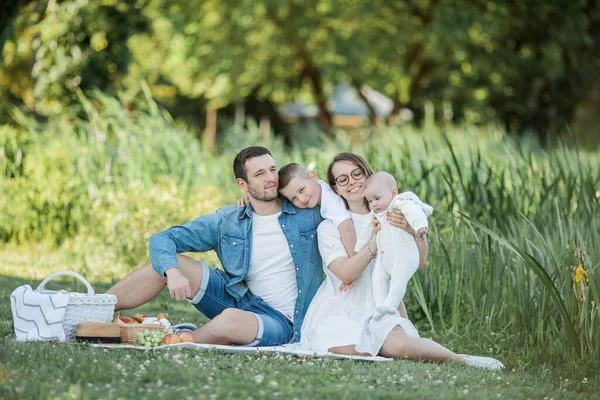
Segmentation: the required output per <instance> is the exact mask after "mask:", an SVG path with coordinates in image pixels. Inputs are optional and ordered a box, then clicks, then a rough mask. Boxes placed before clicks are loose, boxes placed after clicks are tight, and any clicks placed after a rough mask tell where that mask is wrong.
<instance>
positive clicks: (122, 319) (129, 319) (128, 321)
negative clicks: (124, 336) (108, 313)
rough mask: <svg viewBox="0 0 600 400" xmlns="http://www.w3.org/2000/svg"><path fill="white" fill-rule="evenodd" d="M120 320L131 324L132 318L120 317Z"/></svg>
mask: <svg viewBox="0 0 600 400" xmlns="http://www.w3.org/2000/svg"><path fill="white" fill-rule="evenodd" d="M120 320H121V322H124V323H126V324H131V323H133V319H131V318H129V317H121V318H120Z"/></svg>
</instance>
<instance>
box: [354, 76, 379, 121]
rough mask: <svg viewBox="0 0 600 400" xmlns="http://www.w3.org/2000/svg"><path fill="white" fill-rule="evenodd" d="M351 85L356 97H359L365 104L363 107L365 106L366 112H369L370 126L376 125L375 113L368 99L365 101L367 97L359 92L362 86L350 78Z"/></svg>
mask: <svg viewBox="0 0 600 400" xmlns="http://www.w3.org/2000/svg"><path fill="white" fill-rule="evenodd" d="M352 85H353V86H354V89H355V90H356V93H357V94H358V97H360V99H361V100H362V101H363V103H365V106H367V110H369V123H370V124H371V125H375V124H377V113H376V112H375V109H374V108H373V105H372V104H371V102H370V101H369V99H367V96H365V94H364V93H363V92H362V91H361V88H362V84H361V83H359V82H358V81H357V80H356V79H354V78H352Z"/></svg>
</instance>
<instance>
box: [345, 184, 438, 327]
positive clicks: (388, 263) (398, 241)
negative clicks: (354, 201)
mask: <svg viewBox="0 0 600 400" xmlns="http://www.w3.org/2000/svg"><path fill="white" fill-rule="evenodd" d="M394 208H397V209H399V210H400V211H402V213H403V214H404V217H405V218H406V220H407V222H408V223H409V225H410V226H411V227H412V228H413V229H414V230H415V232H416V231H418V230H419V229H421V228H427V217H428V216H429V215H431V213H432V212H433V208H432V207H431V206H429V205H427V204H425V203H423V202H422V201H421V200H419V198H418V197H417V195H416V194H414V193H412V192H404V193H401V194H399V195H397V196H396V197H394V199H392V201H391V202H390V204H389V206H388V208H387V210H385V211H384V212H381V213H373V214H374V215H375V216H376V217H377V219H378V220H379V222H380V223H381V230H380V231H379V232H378V233H377V249H378V250H377V251H378V255H377V259H376V262H375V268H374V270H373V298H374V300H375V306H376V310H377V313H376V314H375V316H374V319H375V320H378V319H381V318H382V316H383V315H384V314H395V313H397V312H398V306H399V305H400V302H401V301H402V299H403V298H404V295H405V294H406V287H407V285H408V281H409V280H410V278H411V277H412V276H413V275H414V274H415V272H416V271H417V269H418V268H419V250H418V248H417V244H416V243H415V238H414V237H413V235H411V234H410V233H408V232H406V231H405V230H403V229H398V228H396V227H393V226H392V225H390V223H389V222H388V220H387V217H386V213H387V212H389V211H391V210H392V209H394ZM372 237H373V230H372V229H363V230H362V231H361V232H360V235H359V237H358V240H357V243H356V250H357V251H359V250H360V249H362V248H363V247H365V246H366V245H367V244H368V243H369V242H370V241H371V238H372Z"/></svg>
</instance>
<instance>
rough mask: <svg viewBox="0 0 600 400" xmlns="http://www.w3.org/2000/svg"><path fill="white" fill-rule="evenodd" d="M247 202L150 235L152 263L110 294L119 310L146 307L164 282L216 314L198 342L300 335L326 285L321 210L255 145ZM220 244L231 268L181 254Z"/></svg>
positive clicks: (246, 164) (238, 172)
mask: <svg viewBox="0 0 600 400" xmlns="http://www.w3.org/2000/svg"><path fill="white" fill-rule="evenodd" d="M233 171H234V175H235V177H236V180H237V183H238V186H239V187H240V189H242V190H243V191H244V192H245V193H246V194H247V196H248V198H249V203H248V205H247V206H246V207H244V208H240V207H237V206H227V207H222V208H219V209H218V210H217V211H216V212H215V213H213V214H209V215H205V216H202V217H200V218H198V219H196V220H194V221H191V222H188V223H187V224H185V225H182V226H174V227H172V228H169V229H167V230H166V231H164V232H161V233H159V234H156V235H154V236H153V237H152V238H151V239H150V261H151V265H150V264H149V265H146V266H144V267H142V268H140V269H139V270H137V271H134V272H133V273H131V274H129V275H128V276H126V277H125V278H124V279H123V280H122V281H120V282H118V283H117V284H116V285H115V286H114V287H112V288H111V289H110V290H109V291H108V293H111V294H114V295H116V296H117V306H116V308H117V309H127V308H135V307H138V306H140V305H142V304H144V303H146V302H148V301H150V300H151V299H153V298H154V297H155V296H156V295H157V294H158V293H159V292H160V291H161V290H162V289H163V288H164V287H165V280H166V286H168V288H169V292H170V294H171V297H173V298H175V299H188V300H189V301H190V302H191V303H192V304H193V305H194V306H195V307H196V308H197V309H198V310H199V311H200V312H201V313H203V314H204V315H206V316H207V317H208V318H210V319H211V320H210V321H209V322H208V323H206V324H205V325H203V326H202V327H200V328H199V329H197V330H196V331H194V332H193V335H194V340H195V342H197V343H211V344H227V345H230V344H240V345H249V346H258V345H260V346H275V345H281V344H284V343H288V342H297V341H298V340H299V339H300V331H301V328H302V321H303V319H304V315H305V313H306V310H307V309H308V305H309V304H310V301H311V300H312V298H313V296H314V294H315V292H316V291H317V289H318V288H319V285H320V284H321V276H322V270H321V257H320V255H319V249H318V245H317V234H316V231H317V226H318V225H319V223H320V222H321V216H320V212H319V209H318V208H315V209H297V208H295V207H294V206H293V205H292V204H291V203H290V202H289V201H287V200H286V199H285V198H282V197H280V196H279V194H278V192H277V188H278V182H279V177H278V175H277V168H276V166H275V161H274V160H273V157H272V156H271V153H270V152H269V150H267V149H266V148H264V147H258V146H253V147H248V148H246V149H244V150H242V151H240V152H239V153H238V155H237V156H236V157H235V159H234V161H233ZM209 250H214V251H216V253H217V256H218V257H219V260H220V261H221V264H222V266H223V270H217V269H214V268H210V267H208V266H207V265H205V264H204V263H200V262H198V261H196V260H193V259H191V258H189V257H186V256H183V255H180V254H179V253H184V252H191V251H196V252H199V251H209Z"/></svg>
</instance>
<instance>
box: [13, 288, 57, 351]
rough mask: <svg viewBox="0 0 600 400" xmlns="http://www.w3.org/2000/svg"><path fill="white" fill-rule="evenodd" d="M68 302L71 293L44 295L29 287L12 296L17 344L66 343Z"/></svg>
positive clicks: (15, 292) (18, 289) (14, 292)
mask: <svg viewBox="0 0 600 400" xmlns="http://www.w3.org/2000/svg"><path fill="white" fill-rule="evenodd" d="M68 303H69V293H68V292H62V291H61V292H56V293H54V294H42V293H40V292H38V291H35V290H33V289H32V288H31V286H29V285H23V286H19V287H18V288H16V289H15V290H14V291H13V292H12V293H11V295H10V304H11V308H12V314H13V321H14V327H15V335H16V336H17V341H19V342H25V341H39V340H59V341H61V342H64V341H65V340H66V335H65V329H64V327H63V319H64V317H65V312H66V311H67V305H68Z"/></svg>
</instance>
